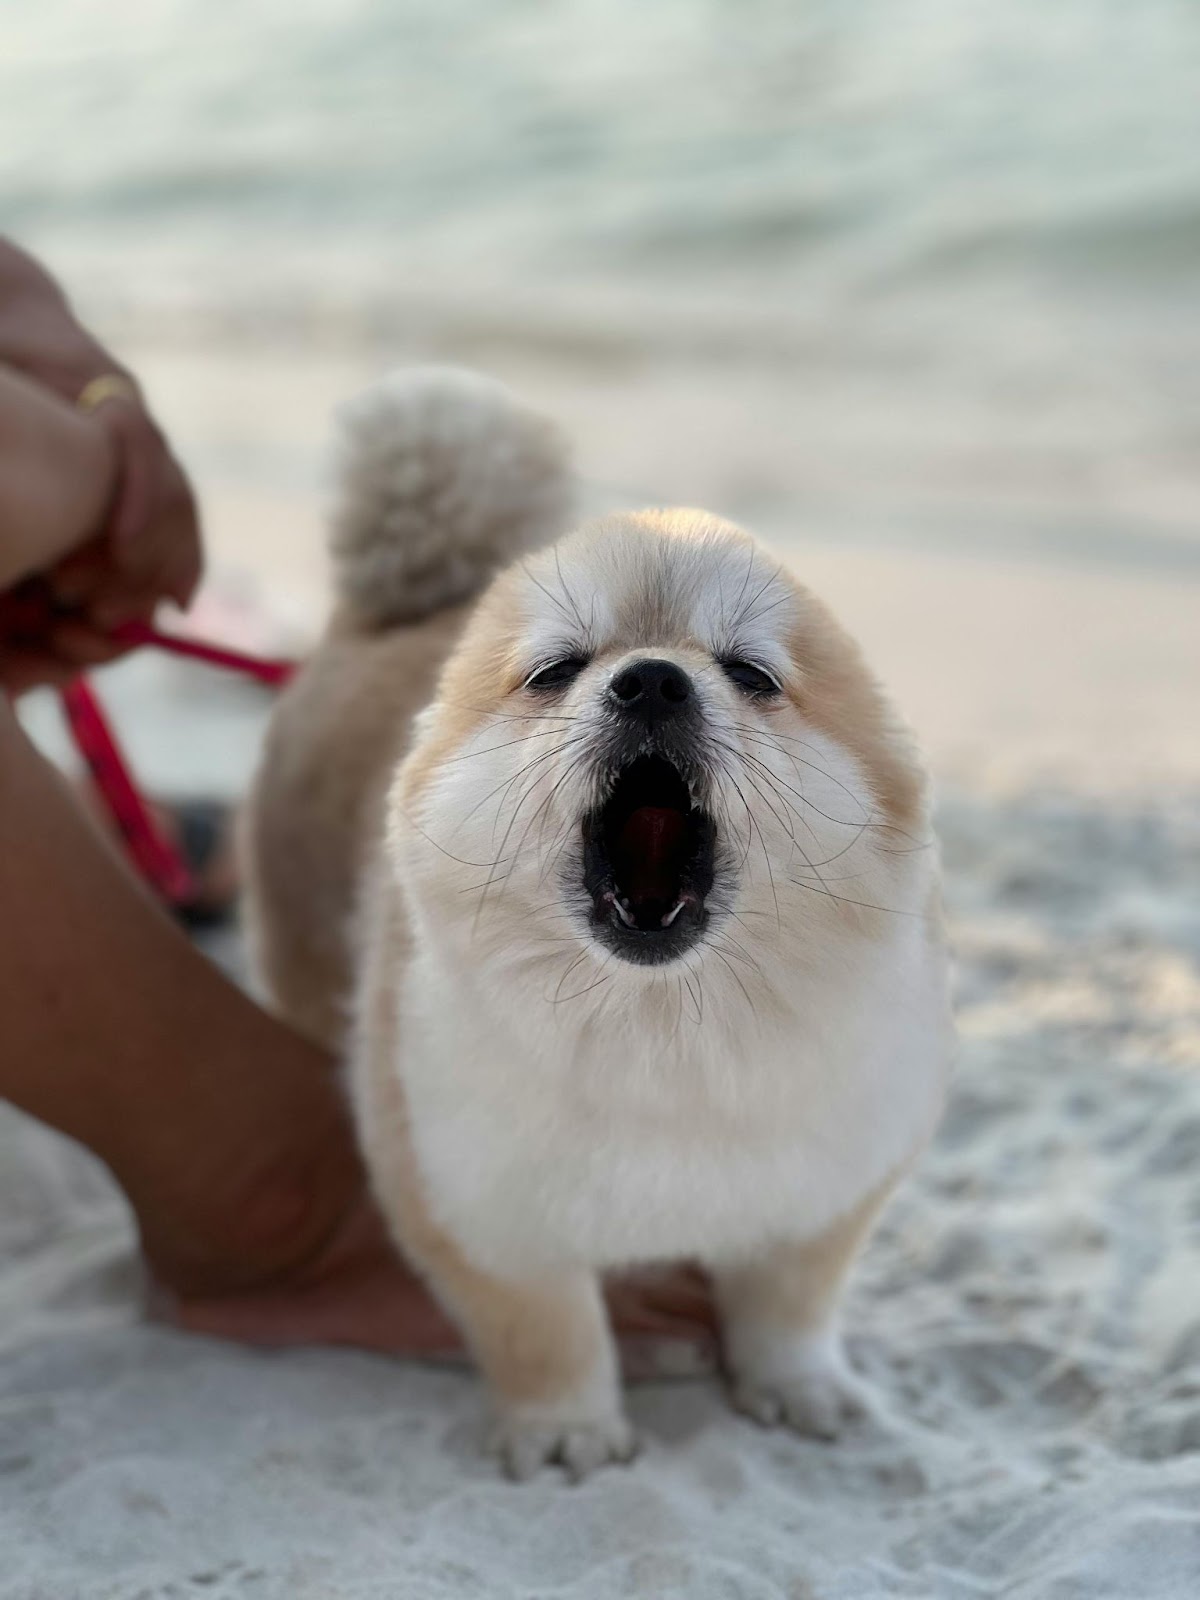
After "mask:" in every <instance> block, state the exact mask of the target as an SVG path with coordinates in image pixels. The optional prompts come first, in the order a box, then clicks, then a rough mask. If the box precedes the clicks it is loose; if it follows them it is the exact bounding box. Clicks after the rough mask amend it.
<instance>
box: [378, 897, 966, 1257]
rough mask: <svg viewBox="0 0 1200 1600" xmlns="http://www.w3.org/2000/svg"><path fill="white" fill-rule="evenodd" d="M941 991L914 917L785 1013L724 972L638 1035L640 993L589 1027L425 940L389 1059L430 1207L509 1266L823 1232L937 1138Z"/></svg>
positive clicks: (707, 1251) (745, 1247)
mask: <svg viewBox="0 0 1200 1600" xmlns="http://www.w3.org/2000/svg"><path fill="white" fill-rule="evenodd" d="M943 995H944V971H943V957H942V953H941V950H940V947H939V946H938V944H937V943H936V941H931V940H928V939H926V938H925V937H924V935H923V934H922V933H920V932H917V931H914V930H908V929H906V930H905V931H904V932H903V934H901V935H899V936H897V937H896V938H895V939H894V940H891V941H888V942H887V946H886V948H880V949H877V950H873V951H871V952H869V953H868V954H865V955H863V956H862V958H861V959H859V960H856V961H851V962H845V961H841V962H832V963H830V966H829V968H828V970H826V971H824V972H822V973H819V974H812V975H810V976H809V977H808V978H807V979H798V980H797V984H796V992H795V993H794V994H793V995H792V997H791V999H792V1013H791V1016H790V1018H789V1019H788V1023H787V1025H786V1026H785V1025H781V1026H779V1027H777V1028H774V1029H767V1028H756V1027H753V1026H752V1025H751V1019H749V1018H747V1019H746V1022H745V1026H744V1028H743V1029H742V1030H739V1029H738V1027H737V1026H736V1025H733V1024H732V1023H731V1020H730V1019H729V1018H728V1017H723V1016H722V1015H721V1008H722V1007H723V1006H729V1005H730V1004H731V1003H732V1002H731V999H730V997H729V996H727V995H722V994H721V992H720V991H719V989H718V990H717V992H715V993H710V994H709V995H708V996H707V1008H708V1014H707V1015H702V1016H700V1017H699V1018H697V1016H696V1014H695V1013H694V1012H691V1011H690V1010H689V1007H690V1004H691V1002H690V1001H689V999H688V996H687V995H686V993H685V994H684V995H683V997H682V1006H681V1010H680V1011H679V1012H678V1013H675V1014H673V1015H672V1018H671V1022H670V1024H669V1025H668V1026H665V1027H663V1028H662V1030H661V1031H659V1032H656V1031H655V1029H654V1028H652V1027H646V1028H645V1029H644V1031H642V1032H641V1033H640V1034H639V1020H640V1019H639V1008H638V1006H637V1004H636V1001H633V1000H631V1004H630V1005H629V1007H628V1008H626V1011H625V1015H624V1017H623V1018H622V1017H621V1014H620V1013H619V1012H618V1013H616V1014H615V1016H614V1017H613V1019H612V1020H610V1022H609V1024H608V1025H607V1026H606V1025H605V1024H604V1023H603V1022H601V1023H599V1024H598V1025H597V1026H591V1027H588V1026H579V1025H578V1024H573V1023H572V1022H570V1021H569V1020H564V1019H562V1018H560V1017H558V1016H555V1015H553V1014H550V1015H547V1013H546V1008H545V1007H544V1005H543V1006H542V1008H541V1009H540V1010H539V1008H538V1006H537V1005H536V1003H535V1001H534V998H533V997H527V996H523V995H522V994H520V992H519V990H518V989H515V988H510V989H509V990H508V992H507V993H505V994H503V995H500V994H493V995H487V994H486V993H485V992H481V988H480V985H479V984H478V983H477V982H470V981H467V982H464V981H463V978H462V975H461V974H460V975H459V978H458V980H457V981H455V980H452V979H451V978H450V976H449V974H447V973H446V972H444V971H440V970H439V966H438V961H437V958H436V956H433V955H430V954H429V953H427V954H426V956H425V957H424V958H423V959H421V960H419V961H418V962H417V963H416V964H414V966H413V967H412V968H411V969H410V970H409V973H408V977H407V982H406V984H405V985H404V987H403V991H402V992H401V993H398V994H397V996H396V1001H397V1004H398V1005H399V1006H400V1009H401V1012H402V1017H403V1021H402V1026H401V1037H402V1038H403V1040H404V1043H403V1046H402V1058H401V1060H399V1061H397V1062H396V1063H395V1064H394V1070H396V1071H397V1072H398V1073H399V1074H400V1076H401V1079H402V1081H403V1085H404V1091H405V1095H406V1098H407V1100H408V1104H409V1108H410V1113H411V1118H412V1133H413V1142H414V1147H415V1150H416V1155H417V1159H418V1161H419V1164H420V1167H421V1175H422V1179H423V1185H424V1187H425V1190H426V1196H427V1200H428V1203H429V1205H430V1207H431V1209H432V1211H433V1212H434V1214H435V1215H436V1216H437V1218H438V1220H439V1221H440V1222H441V1223H442V1224H443V1225H444V1226H446V1227H447V1228H448V1229H449V1230H450V1231H451V1232H452V1234H453V1235H454V1236H455V1237H456V1238H457V1239H458V1241H459V1242H460V1244H461V1245H462V1246H463V1247H464V1248H465V1249H466V1250H467V1252H468V1254H469V1255H470V1256H471V1257H472V1258H473V1259H474V1260H475V1261H476V1262H477V1264H478V1265H480V1266H483V1267H487V1268H490V1269H493V1270H496V1271H497V1272H503V1273H513V1274H519V1273H526V1272H536V1271H538V1270H540V1269H542V1268H543V1267H551V1266H553V1267H558V1266H562V1265H564V1264H568V1263H576V1264H585V1265H589V1266H597V1267H604V1266H610V1265H617V1264H620V1263H627V1262H633V1261H639V1260H640V1261H648V1260H660V1259H665V1258H672V1257H680V1256H696V1257H700V1258H703V1259H708V1260H720V1259H736V1258H737V1257H739V1256H742V1255H743V1254H749V1253H751V1252H753V1251H755V1250H758V1249H761V1247H762V1246H763V1244H764V1243H765V1242H769V1241H772V1240H775V1239H786V1238H802V1237H806V1236H811V1235H814V1234H816V1233H818V1232H820V1231H821V1230H823V1229H824V1228H825V1227H826V1226H827V1225H828V1224H829V1223H830V1222H831V1221H832V1220H833V1219H834V1218H835V1217H837V1216H838V1215H839V1214H841V1213H842V1212H844V1211H846V1210H847V1209H849V1208H850V1207H851V1206H852V1205H854V1204H855V1203H856V1202H857V1201H858V1200H859V1199H861V1198H862V1197H863V1196H864V1195H866V1194H868V1193H869V1192H870V1191H871V1190H872V1189H873V1188H875V1187H876V1186H877V1185H878V1184H879V1183H880V1182H882V1181H883V1180H884V1179H885V1178H886V1177H888V1176H889V1175H890V1174H892V1173H894V1172H895V1171H896V1170H897V1169H898V1168H899V1167H900V1166H901V1165H902V1164H903V1163H904V1162H905V1161H906V1160H907V1159H908V1157H909V1156H910V1155H911V1154H912V1153H913V1151H914V1150H915V1149H916V1148H917V1147H918V1146H919V1145H920V1143H921V1142H922V1141H923V1139H924V1138H925V1137H926V1136H927V1133H928V1130H929V1128H930V1126H931V1125H932V1123H933V1121H934V1120H935V1118H936V1116H937V1113H938V1110H939V1109H940V1104H941V1099H942V1093H943V1086H944V1080H945V1072H946V1057H947V1049H946V1040H947V1024H946V1018H945V1008H944V999H943ZM667 1009H668V1010H669V1007H668V1008H667ZM642 1020H644V1019H642Z"/></svg>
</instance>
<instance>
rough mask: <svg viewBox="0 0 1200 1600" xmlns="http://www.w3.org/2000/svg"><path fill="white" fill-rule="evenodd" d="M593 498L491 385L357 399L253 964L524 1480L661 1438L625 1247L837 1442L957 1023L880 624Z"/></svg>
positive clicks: (736, 540) (922, 823)
mask: <svg viewBox="0 0 1200 1600" xmlns="http://www.w3.org/2000/svg"><path fill="white" fill-rule="evenodd" d="M569 498H570V496H569V482H568V476H567V471H566V467H565V464H564V451H563V448H562V446H561V444H560V442H559V441H558V439H557V437H556V435H555V433H554V432H553V430H552V429H551V428H550V426H549V425H548V424H547V423H546V422H545V421H544V420H542V419H540V418H538V417H537V416H535V415H533V414H531V413H529V412H527V411H525V410H524V409H522V408H521V407H519V406H518V405H517V403H516V402H515V401H514V400H512V399H511V397H509V396H508V394H507V393H506V391H504V390H502V389H501V388H499V387H498V386H496V385H493V384H490V383H487V382H485V381H484V380H482V379H478V378H474V377H470V376H468V375H465V374H457V373H450V372H438V371H430V372H417V373H414V374H412V375H410V376H407V377H401V378H399V379H395V380H392V381H391V382H389V383H387V384H384V385H382V386H381V387H380V388H379V389H378V390H376V391H374V392H373V393H371V394H369V395H368V396H366V397H365V398H364V400H363V401H362V402H360V404H359V405H358V407H357V408H356V409H355V410H354V411H353V412H352V414H351V416H350V418H349V428H348V442H347V454H346V460H345V463H344V471H343V488H342V502H341V509H340V511H339V513H338V516H337V518H336V522H335V528H334V537H333V554H334V561H335V569H336V577H337V586H338V597H339V600H338V605H337V608H336V611H335V615H334V618H333V621H332V623H331V625H330V627H329V630H328V634H327V637H326V639H325V640H324V642H323V643H322V645H321V646H320V648H319V649H318V651H317V653H316V655H315V656H314V658H313V659H312V661H311V662H310V663H309V664H308V665H307V666H306V667H305V669H304V671H303V672H302V673H301V674H300V676H299V677H298V679H297V680H296V682H295V684H294V685H293V686H292V688H291V689H290V690H289V691H288V693H287V695H286V696H285V697H284V699H283V701H282V702H281V704H280V706H279V709H278V713H277V715H276V717H275V720H274V723H273V726H272V729H271V733H270V736H269V740H268V744H267V750H266V757H265V760H264V763H263V767H262V771H261V775H260V777H259V781H258V786H257V792H256V796H255V800H254V805H253V809H252V818H251V829H250V833H251V843H252V850H251V855H252V863H251V865H252V884H253V895H252V901H253V908H254V914H255V923H256V928H257V940H258V948H259V954H260V960H261V966H262V970H263V973H264V976H265V978H266V980H267V982H268V984H269V986H270V989H271V990H272V992H273V995H274V998H275V1000H276V1002H277V1004H278V1006H279V1008H280V1010H281V1011H282V1012H283V1013H284V1015H286V1016H287V1017H289V1018H290V1019H292V1021H294V1022H295V1023H296V1024H297V1025H299V1026H300V1027H302V1028H304V1029H305V1030H306V1031H308V1032H309V1033H310V1034H312V1035H313V1036H315V1037H316V1038H319V1039H321V1040H324V1041H325V1042H327V1043H329V1044H331V1045H334V1046H346V1044H347V1041H348V1049H349V1055H350V1061H351V1084H352V1098H353V1102H354V1107H355V1111H356V1115H357V1120H358V1126H359V1130H360V1135H361V1139H362V1144H363V1147H364V1150H365V1152H366V1155H367V1159H368V1162H369V1165H370V1169H371V1172H372V1175H373V1180H374V1183H375V1187H376V1191H377V1194H378V1198H379V1202H380V1204H381V1205H382V1207H383V1209H384V1212H385V1213H386V1215H387V1217H388V1218H389V1220H390V1222H391V1225H392V1227H393V1228H394V1231H395V1236H396V1239H397V1241H398V1242H399V1244H400V1245H401V1246H402V1248H403V1249H404V1251H405V1253H406V1254H407V1255H408V1256H409V1257H410V1258H411V1259H412V1260H413V1261H415V1262H416V1263H417V1264H418V1265H419V1266H420V1268H421V1269H422V1271H423V1272H424V1273H425V1274H426V1275H427V1277H428V1280H429V1282H430V1284H431V1286H432V1288H433V1289H434V1291H435V1292H436V1293H437V1295H438V1296H439V1297H440V1299H441V1300H442V1301H443V1303H444V1304H445V1305H446V1306H447V1307H448V1308H449V1310H450V1311H451V1312H452V1314H453V1315H454V1316H455V1318H456V1319H457V1320H458V1322H459V1323H460V1324H461V1326H462V1329H463V1332H464V1334H465V1336H466V1338H467V1339H468V1341H469V1343H470V1345H471V1348H472V1350H473V1351H474V1354H475V1356H476V1358H477V1360H478V1362H479V1365H480V1367H481V1368H482V1370H483V1372H484V1374H485V1377H486V1379H487V1382H488V1385H489V1388H490V1391H491V1397H492V1400H493V1402H494V1405H495V1408H496V1412H497V1416H498V1439H499V1445H500V1448H501V1451H502V1454H503V1456H504V1459H505V1461H506V1464H507V1466H508V1468H509V1470H510V1471H512V1472H513V1473H514V1474H515V1475H517V1476H525V1475H527V1474H529V1473H531V1472H533V1471H535V1470H536V1469H537V1468H538V1467H539V1466H540V1465H541V1464H542V1463H544V1462H550V1461H557V1462H561V1463H562V1464H563V1465H564V1466H566V1467H567V1469H568V1470H569V1471H570V1472H572V1473H573V1474H576V1475H578V1474H581V1473H584V1472H586V1471H588V1470H590V1469H591V1468H594V1467H596V1466H598V1465H600V1464H602V1463H603V1462H605V1461H608V1460H623V1459H625V1458H627V1457H628V1456H629V1455H630V1454H631V1452H632V1450H633V1435H632V1432H631V1430H630V1427H629V1424H628V1422H627V1421H626V1419H625V1415H624V1412H623V1410H622V1404H621V1395H620V1391H619V1383H618V1375H617V1367H616V1362H615V1360H614V1353H613V1346H612V1341H611V1337H610V1334H609V1331H608V1328H607V1326H606V1323H605V1316H604V1309H603V1303H602V1299H601V1294H600V1289H599V1284H598V1274H600V1273H602V1272H603V1271H604V1270H606V1269H608V1268H611V1267H615V1266H619V1265H624V1264H629V1263H635V1262H647V1261H660V1260H666V1259H669V1258H679V1257H691V1258H698V1259H699V1260H701V1261H702V1262H704V1263H705V1264H706V1265H707V1266H708V1267H709V1268H710V1270H711V1272H712V1274H713V1276H714V1278H715V1282H716V1286H717V1291H718V1296H719V1301H720V1305H721V1309H722V1314H723V1321H724V1340H725V1350H726V1357H727V1361H728V1366H729V1370H730V1375H731V1382H732V1388H733V1394H734V1398H735V1401H736V1402H737V1404H739V1405H740V1406H741V1407H742V1408H744V1409H745V1410H747V1411H749V1412H750V1413H751V1414H752V1415H753V1416H755V1417H756V1418H758V1419H759V1420H761V1421H763V1422H768V1423H773V1422H780V1421H782V1422H786V1423H788V1424H791V1425H792V1426H794V1427H796V1428H799V1429H802V1430H805V1431H813V1432H817V1433H820V1434H833V1433H835V1432H836V1431H837V1428H838V1425H839V1423H840V1422H841V1420H842V1419H843V1417H844V1416H845V1415H846V1414H847V1413H848V1412H850V1411H851V1410H852V1409H853V1408H854V1407H855V1405H856V1403H857V1401H858V1398H859V1391H858V1386H857V1384H856V1381H855V1379H854V1378H853V1377H852V1375H851V1373H850V1372H849V1370H848V1368H847V1366H846V1363H845V1361H844V1358H843V1355H842V1349H841V1343H840V1337H839V1333H838V1329H837V1308H838V1302H839V1298H840V1295H841V1291H842V1288H843V1285H844V1282H845V1279H846V1276H847V1272H848V1270H849V1268H850V1266H851V1263H852V1262H853V1260H854V1257H855V1255H856V1253H857V1252H858V1250H859V1249H860V1247H861V1246H862V1244H863V1242H864V1240H865V1238H866V1235H867V1232H868V1230H869V1228H870V1226H871V1224H872V1221H873V1220H874V1218H875V1217H876V1215H877V1214H878V1212H879V1209H880V1207H881V1206H882V1204H883V1202H884V1200H885V1199H886V1197H887V1195H888V1193H889V1191H890V1189H891V1188H892V1186H893V1185H894V1183H895V1182H896V1181H897V1178H898V1177H899V1175H900V1174H901V1173H902V1172H903V1171H904V1169H905V1168H906V1167H907V1166H908V1165H909V1164H910V1163H911V1161H912V1160H913V1158H914V1156H915V1154H916V1153H917V1152H918V1151H919V1149H920V1147H921V1146H922V1144H923V1143H924V1141H925V1140H926V1139H927V1138H928V1136H929V1134H930V1131H931V1129H932V1127H933V1125H934V1123H935V1120H936V1118H937V1115H938V1112H939V1108H940V1106H941V1102H942V1097H943V1090H944V1085H945V1080H946V1072H947V1061H948V1045H949V1023H948V1018H947V1002H946V956H945V950H944V946H943V941H942V935H941V925H940V914H939V902H938V865H937V858H936V851H935V850H934V849H933V848H932V846H931V840H930V833H929V821H928V815H927V801H926V787H925V779H924V776H923V773H922V769H921V766H920V763H919V761H918V758H917V755H916V752H915V750H914V748H913V745H912V743H911V741H910V739H909V736H908V735H907V733H906V732H905V731H904V729H903V728H902V727H901V725H900V723H899V722H898V720H897V718H896V717H895V715H894V713H893V712H892V710H891V708H890V706H889V705H888V703H887V701H886V699H885V698H884V696H883V693H882V691H881V690H880V688H879V686H878V685H877V683H876V682H875V680H874V678H873V677H872V676H871V674H870V672H869V671H868V669H867V668H866V666H865V665H864V663H863V661H862V658H861V656H860V655H859V652H858V650H857V648H856V647H855V645H854V644H853V643H852V642H851V641H850V640H849V639H848V638H847V636H846V635H845V634H844V633H843V632H842V630H841V628H840V627H839V626H838V624H837V623H836V622H835V621H834V620H833V618H832V617H831V616H830V615H829V613H828V612H827V611H826V610H825V608H824V607H823V606H822V605H821V603H820V602H819V601H818V600H817V599H816V598H815V597H814V596H813V595H811V594H810V593H808V591H807V590H805V589H803V588H802V587H801V586H800V585H799V584H798V583H797V582H796V581H795V580H794V579H793V578H792V577H791V576H790V575H789V574H788V573H787V572H786V571H785V570H784V568H783V567H782V566H780V565H779V563H778V562H777V561H775V560H774V559H772V558H771V557H770V556H769V555H768V554H767V553H766V552H765V551H764V550H763V549H762V548H761V547H760V546H759V545H757V544H756V543H755V542H754V541H753V540H751V539H750V538H749V537H748V536H747V535H746V534H744V533H742V532H740V531H739V530H738V529H737V528H734V527H731V526H730V525H729V524H727V523H724V522H721V521H718V520H717V519H716V518H715V517H710V516H705V515H701V514H699V513H695V512H685V511H672V512H646V513H642V514H639V515H636V516H615V517H610V518H607V519H605V520H603V521H600V522H596V523H592V524H590V525H587V526H584V527H583V528H581V529H579V530H578V531H576V532H566V531H565V530H566V529H567V528H568V526H569ZM550 541H556V542H553V543H551V542H550ZM501 569H502V570H501ZM497 571H498V572H499V575H498V576H494V577H493V574H495V573H496V572H497ZM489 580H491V581H490V586H487V587H486V589H485V585H488V584H489ZM481 589H484V590H485V592H484V593H483V594H482V598H478V597H477V596H478V591H479V590H481Z"/></svg>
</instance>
